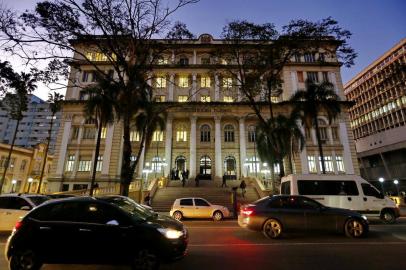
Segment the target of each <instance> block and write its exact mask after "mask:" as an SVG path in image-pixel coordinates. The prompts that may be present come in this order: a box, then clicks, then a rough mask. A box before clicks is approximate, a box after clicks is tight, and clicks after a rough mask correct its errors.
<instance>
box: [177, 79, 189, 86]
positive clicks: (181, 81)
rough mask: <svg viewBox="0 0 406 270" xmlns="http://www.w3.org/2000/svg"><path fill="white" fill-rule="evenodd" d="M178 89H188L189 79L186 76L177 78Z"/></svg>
mask: <svg viewBox="0 0 406 270" xmlns="http://www.w3.org/2000/svg"><path fill="white" fill-rule="evenodd" d="M179 87H182V88H185V87H189V77H188V76H179Z"/></svg>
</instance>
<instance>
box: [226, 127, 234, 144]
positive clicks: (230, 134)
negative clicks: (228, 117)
mask: <svg viewBox="0 0 406 270" xmlns="http://www.w3.org/2000/svg"><path fill="white" fill-rule="evenodd" d="M224 141H225V142H234V127H233V126H232V125H226V126H225V127H224Z"/></svg>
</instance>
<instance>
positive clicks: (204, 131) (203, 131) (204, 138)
mask: <svg viewBox="0 0 406 270" xmlns="http://www.w3.org/2000/svg"><path fill="white" fill-rule="evenodd" d="M200 141H201V142H210V127H209V125H203V126H202V127H201V128H200Z"/></svg>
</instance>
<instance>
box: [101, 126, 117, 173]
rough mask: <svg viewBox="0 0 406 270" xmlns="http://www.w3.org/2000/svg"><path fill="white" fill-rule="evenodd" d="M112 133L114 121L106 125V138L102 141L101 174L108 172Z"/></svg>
mask: <svg viewBox="0 0 406 270" xmlns="http://www.w3.org/2000/svg"><path fill="white" fill-rule="evenodd" d="M113 133H114V123H113V124H111V125H108V126H107V134H106V139H105V141H104V152H103V166H102V171H101V174H102V175H108V174H109V167H110V157H111V147H112V145H113Z"/></svg>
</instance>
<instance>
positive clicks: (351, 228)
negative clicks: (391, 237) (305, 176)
mask: <svg viewBox="0 0 406 270" xmlns="http://www.w3.org/2000/svg"><path fill="white" fill-rule="evenodd" d="M238 224H239V225H240V226H241V227H244V228H247V229H250V230H254V231H262V232H263V234H264V235H265V236H266V237H268V238H279V237H280V236H281V235H282V233H285V232H292V231H326V232H339V233H345V235H347V236H349V237H354V238H359V237H363V236H366V235H367V233H368V231H369V225H368V220H367V218H366V217H365V216H363V215H361V214H359V213H357V212H354V211H351V210H347V209H341V208H331V207H327V206H324V205H322V204H320V203H319V202H317V201H315V200H313V199H310V198H307V197H304V196H286V195H277V196H269V197H264V198H262V199H260V200H258V201H256V202H254V203H253V204H249V205H245V206H243V207H241V209H240V213H239V215H238Z"/></svg>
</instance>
